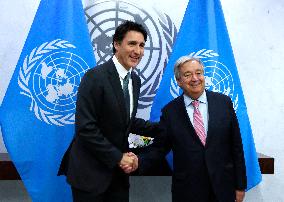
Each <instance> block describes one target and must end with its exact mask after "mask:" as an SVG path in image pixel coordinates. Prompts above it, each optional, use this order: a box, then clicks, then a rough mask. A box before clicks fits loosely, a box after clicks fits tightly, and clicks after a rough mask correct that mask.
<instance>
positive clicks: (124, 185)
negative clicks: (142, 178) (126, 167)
mask: <svg viewBox="0 0 284 202" xmlns="http://www.w3.org/2000/svg"><path fill="white" fill-rule="evenodd" d="M72 196H73V202H129V176H128V175H126V174H124V173H123V171H121V170H119V169H117V170H116V171H115V172H114V174H113V178H112V181H111V183H110V185H109V187H108V188H107V190H106V191H105V192H103V193H101V194H97V193H95V192H86V191H83V190H80V189H77V188H75V187H72Z"/></svg>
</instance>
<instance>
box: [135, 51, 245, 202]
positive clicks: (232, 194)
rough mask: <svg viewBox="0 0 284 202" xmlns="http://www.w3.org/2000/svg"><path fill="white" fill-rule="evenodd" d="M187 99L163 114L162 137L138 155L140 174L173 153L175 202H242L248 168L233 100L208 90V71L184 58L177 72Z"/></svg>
mask: <svg viewBox="0 0 284 202" xmlns="http://www.w3.org/2000/svg"><path fill="white" fill-rule="evenodd" d="M174 74H175V77H176V80H177V83H178V85H179V86H180V87H181V88H182V89H183V94H182V95H181V96H179V97H177V98H176V99H174V100H173V101H171V102H170V103H168V104H167V105H166V106H165V107H164V108H163V109H162V115H161V119H160V127H161V130H162V132H161V134H160V135H158V136H157V138H156V139H155V140H154V144H153V145H152V146H150V148H149V149H148V150H147V151H146V152H144V153H143V154H142V155H139V161H138V162H139V171H140V173H143V172H144V171H146V170H148V169H150V168H151V167H152V166H153V165H155V164H157V163H158V162H159V161H157V159H162V157H164V156H165V155H166V154H167V153H168V152H169V151H170V150H171V149H172V151H173V167H174V169H173V177H172V201H173V202H184V201H190V202H215V201H216V202H217V201H218V202H233V201H237V202H241V201H243V199H244V195H245V192H244V190H245V189H246V168H245V160H244V153H243V145H242V139H241V134H240V129H239V124H238V120H237V117H236V114H235V111H234V108H233V104H232V102H231V99H230V98H229V97H228V96H226V95H223V94H220V93H215V92H211V91H207V90H205V77H204V65H203V63H202V62H201V60H200V59H198V58H192V57H189V56H183V57H181V58H179V59H178V60H177V62H176V64H175V66H174Z"/></svg>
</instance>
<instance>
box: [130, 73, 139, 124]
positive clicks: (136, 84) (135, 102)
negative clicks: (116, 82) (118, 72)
mask: <svg viewBox="0 0 284 202" xmlns="http://www.w3.org/2000/svg"><path fill="white" fill-rule="evenodd" d="M137 77H138V76H137V75H135V73H134V72H133V71H132V73H131V79H132V86H133V110H132V114H131V118H133V117H134V116H135V115H136V112H137V107H138V99H139V92H140V89H139V88H140V86H139V82H138V78H137Z"/></svg>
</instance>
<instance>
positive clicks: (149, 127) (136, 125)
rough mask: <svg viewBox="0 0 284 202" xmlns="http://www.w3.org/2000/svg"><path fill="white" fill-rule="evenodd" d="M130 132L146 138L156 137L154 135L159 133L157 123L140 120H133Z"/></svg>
mask: <svg viewBox="0 0 284 202" xmlns="http://www.w3.org/2000/svg"><path fill="white" fill-rule="evenodd" d="M130 132H131V133H134V134H137V135H143V136H147V137H156V135H157V134H158V133H160V128H159V124H158V123H154V122H150V121H145V120H144V119H141V118H134V120H133V123H132V124H131V128H130Z"/></svg>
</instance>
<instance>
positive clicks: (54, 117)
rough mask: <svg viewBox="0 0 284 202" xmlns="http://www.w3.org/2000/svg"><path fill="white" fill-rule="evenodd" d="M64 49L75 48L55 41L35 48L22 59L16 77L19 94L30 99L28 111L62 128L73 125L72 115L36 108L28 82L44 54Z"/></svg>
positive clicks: (66, 43) (61, 41)
mask: <svg viewBox="0 0 284 202" xmlns="http://www.w3.org/2000/svg"><path fill="white" fill-rule="evenodd" d="M66 48H76V47H75V46H74V45H73V44H71V43H70V42H68V41H66V40H62V39H56V40H53V41H51V42H45V43H43V44H41V45H40V46H39V47H35V48H34V49H33V50H32V51H31V53H30V54H29V55H27V56H26V57H25V59H24V62H23V65H22V66H21V67H20V72H19V76H18V85H19V86H20V88H21V92H20V94H22V95H25V96H27V97H29V98H30V99H31V104H30V111H33V112H34V114H35V116H36V117H37V118H38V119H39V120H41V121H44V122H45V123H47V124H49V125H52V124H54V125H57V126H64V125H66V124H73V123H74V113H68V114H65V115H63V114H53V113H52V112H49V111H45V110H43V109H42V108H41V107H40V106H38V104H37V102H36V101H35V98H34V96H33V93H32V92H31V89H30V86H29V81H30V78H31V73H32V70H33V68H34V66H35V65H36V64H37V62H38V60H40V59H41V58H42V57H43V56H44V55H45V54H48V53H50V52H51V51H55V50H59V49H66Z"/></svg>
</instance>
